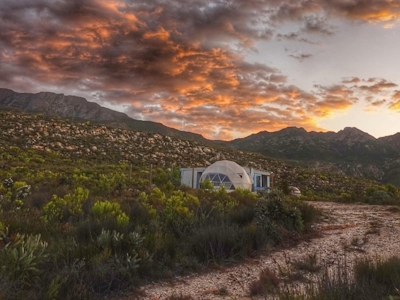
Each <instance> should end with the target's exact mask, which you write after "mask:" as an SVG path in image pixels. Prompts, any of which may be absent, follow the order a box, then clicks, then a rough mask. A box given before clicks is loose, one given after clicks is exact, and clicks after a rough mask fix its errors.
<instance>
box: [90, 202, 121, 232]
mask: <svg viewBox="0 0 400 300" xmlns="http://www.w3.org/2000/svg"><path fill="white" fill-rule="evenodd" d="M92 214H93V216H94V218H95V219H97V220H99V221H104V220H106V219H107V218H114V219H115V220H116V221H117V224H118V225H120V226H122V227H125V226H127V225H128V224H129V217H128V216H127V215H126V214H125V213H124V212H123V211H122V210H121V205H120V204H119V203H116V202H110V201H97V202H96V203H95V204H93V207H92Z"/></svg>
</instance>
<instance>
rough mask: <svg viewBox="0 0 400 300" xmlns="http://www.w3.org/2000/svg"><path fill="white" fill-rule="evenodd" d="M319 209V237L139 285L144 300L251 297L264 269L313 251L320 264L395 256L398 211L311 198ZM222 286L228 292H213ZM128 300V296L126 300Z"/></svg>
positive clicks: (399, 243) (399, 237)
mask: <svg viewBox="0 0 400 300" xmlns="http://www.w3.org/2000/svg"><path fill="white" fill-rule="evenodd" d="M311 204H312V205H314V206H316V207H318V208H320V209H321V210H322V211H323V212H324V218H323V220H322V222H321V223H319V224H318V225H316V228H317V229H318V230H319V231H320V232H321V237H320V238H315V239H313V240H311V241H310V242H301V243H300V244H298V245H297V246H296V247H294V248H291V249H288V250H284V251H277V252H274V253H273V254H270V255H266V256H261V257H259V258H257V259H254V260H249V261H246V262H244V263H242V264H240V265H238V266H235V267H231V268H226V269H224V270H219V271H213V272H211V273H207V274H201V275H191V276H187V277H181V278H177V279H176V280H175V281H174V282H173V283H171V282H169V283H157V284H154V285H147V286H144V287H143V288H142V290H143V291H145V293H146V295H147V296H146V297H145V298H144V299H153V300H155V299H160V300H162V299H165V298H167V297H168V296H170V295H172V294H182V295H191V296H192V297H193V298H194V299H250V298H247V297H249V296H248V294H249V290H248V287H249V284H250V283H251V282H253V281H254V280H256V279H257V278H258V276H259V274H260V271H261V270H262V269H263V268H265V267H268V268H271V269H275V270H277V269H279V268H281V269H282V268H285V267H287V266H288V265H290V262H294V261H297V260H300V259H303V260H304V258H305V257H307V256H308V255H316V256H317V257H318V260H319V261H320V263H321V264H323V265H328V266H329V265H334V264H335V263H337V262H338V261H339V260H341V259H343V258H344V257H345V259H346V261H347V262H349V263H351V262H353V261H355V260H356V259H358V258H362V257H367V256H370V257H373V256H378V257H382V258H385V257H391V256H395V255H396V256H400V212H398V211H391V210H390V208H389V207H387V206H369V205H355V204H339V203H330V202H312V203H311ZM221 288H224V289H226V290H227V291H228V293H229V296H225V297H221V296H216V295H215V294H214V293H215V292H216V291H218V290H220V289H221ZM125 299H129V297H127V298H125Z"/></svg>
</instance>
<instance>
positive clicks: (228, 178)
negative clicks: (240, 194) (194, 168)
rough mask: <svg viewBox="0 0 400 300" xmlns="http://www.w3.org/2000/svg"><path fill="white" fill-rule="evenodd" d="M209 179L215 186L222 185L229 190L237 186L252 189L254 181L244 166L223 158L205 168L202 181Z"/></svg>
mask: <svg viewBox="0 0 400 300" xmlns="http://www.w3.org/2000/svg"><path fill="white" fill-rule="evenodd" d="M206 179H209V180H210V181H211V182H212V184H213V185H214V188H217V189H218V188H219V187H220V186H221V185H222V186H224V187H225V188H226V190H227V191H233V190H234V189H236V188H241V189H247V190H251V189H252V182H251V179H250V177H249V175H248V174H247V173H246V171H245V169H243V167H241V166H239V165H238V164H237V163H235V162H233V161H229V160H221V161H217V162H215V163H213V164H212V165H210V166H209V167H208V168H207V169H205V170H204V172H203V174H202V175H201V178H200V181H204V180H206Z"/></svg>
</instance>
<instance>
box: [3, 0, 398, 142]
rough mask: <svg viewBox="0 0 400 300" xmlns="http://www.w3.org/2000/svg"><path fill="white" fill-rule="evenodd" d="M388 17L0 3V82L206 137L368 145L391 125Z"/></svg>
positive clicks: (366, 12)
mask: <svg viewBox="0 0 400 300" xmlns="http://www.w3.org/2000/svg"><path fill="white" fill-rule="evenodd" d="M399 15H400V1H399V0H393V1H386V0H367V1H361V0H355V1H342V0H329V1H328V0H316V1H289V0H282V1H275V0H263V1H244V0H243V1H241V0H238V1H224V0H200V1H191V0H189V1H181V0H171V1H161V0H146V1H142V0H134V1H133V0H113V1H109V0H83V1H82V0H61V1H54V0H35V1H30V0H20V1H13V0H3V1H0V18H1V22H0V87H4V88H9V89H13V90H14V91H16V92H30V93H37V92H40V91H50V92H55V93H64V94H68V95H76V96H82V97H85V98H86V99H87V100H89V101H94V102H97V103H99V104H100V105H103V106H106V107H110V108H113V109H118V110H120V111H123V112H125V113H127V114H128V115H129V116H131V117H132V118H135V119H141V120H150V121H156V122H161V123H163V124H164V125H167V126H170V127H174V128H177V129H180V130H185V131H192V132H196V133H200V134H203V135H204V136H205V137H206V138H211V139H233V138H237V137H244V136H246V135H249V134H252V133H256V132H258V131H262V130H267V131H276V130H279V129H282V128H285V127H287V126H297V127H304V128H305V129H306V130H308V131H310V130H316V131H327V130H335V131H336V130H339V129H342V128H343V127H346V126H356V127H358V128H359V129H361V130H364V131H367V132H369V133H370V134H372V135H374V136H376V137H379V136H384V135H390V134H394V133H395V132H398V131H400V88H399V86H398V84H400V60H399V57H398V53H399V50H400V40H399V36H400V24H399ZM346 116H347V117H346ZM386 117H387V120H386V122H379V120H380V119H382V118H383V119H385V118H386ZM388 120H391V121H390V123H389V121H388ZM396 120H397V121H396ZM353 121H354V122H356V123H353ZM350 122H351V123H352V124H349V123H350ZM371 123H376V126H375V127H373V126H371ZM393 125H394V126H393Z"/></svg>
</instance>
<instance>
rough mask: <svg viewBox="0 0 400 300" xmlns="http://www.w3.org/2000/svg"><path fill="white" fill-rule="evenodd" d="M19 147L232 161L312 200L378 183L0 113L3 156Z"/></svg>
mask: <svg viewBox="0 0 400 300" xmlns="http://www.w3.org/2000/svg"><path fill="white" fill-rule="evenodd" d="M13 147H19V148H20V149H25V150H29V149H32V150H36V151H39V152H43V153H48V154H49V155H52V154H53V153H56V154H57V155H60V156H61V157H62V158H65V159H70V160H71V159H73V160H76V159H85V160H87V159H89V161H101V162H105V161H109V162H113V163H115V162H121V161H125V162H129V163H132V164H133V165H145V166H150V164H153V165H154V166H160V167H171V166H180V167H196V166H208V165H210V164H211V163H213V162H215V161H217V160H222V159H228V160H233V161H235V162H237V163H238V164H240V165H242V166H249V167H254V168H257V169H263V170H268V171H272V172H274V174H275V184H282V183H283V182H287V183H288V184H292V185H295V186H298V187H299V188H300V189H301V190H302V191H303V192H307V191H310V192H311V193H312V194H318V195H320V196H323V195H333V196H335V195H340V194H341V193H348V194H351V193H354V192H357V193H358V192H362V191H365V190H366V189H367V188H368V187H371V186H375V185H378V183H377V182H374V181H370V180H367V179H364V178H351V177H348V176H345V175H343V174H338V173H326V172H325V173H324V172H320V171H319V170H316V169H309V168H303V167H299V166H294V165H289V164H286V163H283V162H282V161H278V160H275V159H270V158H267V157H265V156H263V155H261V154H257V153H252V152H243V151H240V150H235V149H232V148H226V147H221V146H210V145H205V144H202V143H199V142H196V141H188V140H182V139H179V138H177V137H171V136H167V135H160V134H154V133H149V132H140V131H133V130H128V129H121V128H115V127H106V126H100V125H88V124H86V123H82V122H76V121H71V120H67V119H61V118H55V117H48V116H44V115H33V114H25V113H20V112H7V111H3V112H2V111H0V154H1V152H4V153H5V154H4V155H8V154H7V153H8V152H10V151H11V152H12V149H13Z"/></svg>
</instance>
